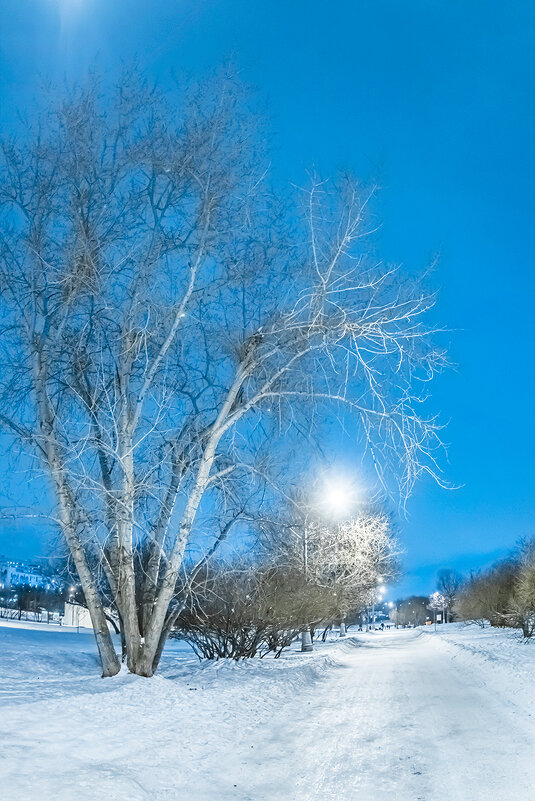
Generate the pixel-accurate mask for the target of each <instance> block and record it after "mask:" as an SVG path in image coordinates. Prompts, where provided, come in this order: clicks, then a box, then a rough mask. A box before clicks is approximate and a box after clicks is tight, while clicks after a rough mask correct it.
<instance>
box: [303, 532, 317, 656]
mask: <svg viewBox="0 0 535 801" xmlns="http://www.w3.org/2000/svg"><path fill="white" fill-rule="evenodd" d="M303 572H304V574H305V582H306V580H307V577H308V528H307V525H306V523H305V525H304V526H303ZM313 650H314V645H313V644H312V636H311V634H310V629H309V628H308V627H307V628H306V629H305V630H304V631H302V632H301V652H302V653H310V651H313Z"/></svg>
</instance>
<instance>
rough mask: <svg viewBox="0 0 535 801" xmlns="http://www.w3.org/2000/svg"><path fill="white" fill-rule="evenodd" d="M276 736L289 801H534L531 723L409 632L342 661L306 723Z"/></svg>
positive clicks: (426, 639) (473, 674) (381, 639)
mask: <svg viewBox="0 0 535 801" xmlns="http://www.w3.org/2000/svg"><path fill="white" fill-rule="evenodd" d="M277 737H278V745H275V744H274V748H275V749H276V748H280V749H281V751H282V752H283V753H288V752H290V751H291V750H292V749H295V751H294V752H295V753H296V754H298V755H299V756H298V763H297V766H296V767H297V772H298V773H299V780H298V782H297V786H298V788H299V790H300V791H303V794H301V792H300V793H299V796H298V795H297V794H296V795H295V797H296V798H297V797H304V798H306V799H308V800H309V801H313V800H315V799H322V801H328V800H329V799H333V801H334V799H341V798H343V799H346V798H347V799H351V801H376V799H395V801H489V799H493V801H532V799H533V798H534V797H535V728H534V722H533V720H532V719H531V718H530V717H529V715H528V714H527V713H525V712H524V711H523V710H520V709H518V708H517V707H515V706H514V705H512V704H511V702H510V701H508V700H506V699H505V698H504V697H503V696H495V695H493V694H492V693H491V691H490V690H489V688H488V687H487V686H486V685H485V683H484V680H483V676H482V675H481V674H479V673H478V672H477V670H470V669H469V668H467V667H466V665H462V666H460V665H457V664H456V663H455V661H454V660H453V659H452V658H451V656H450V655H449V654H445V653H444V652H443V651H441V650H439V649H437V648H436V647H435V644H434V643H433V641H432V637H430V636H429V635H426V634H424V635H420V633H419V632H416V631H407V632H405V631H402V632H396V633H393V634H392V635H389V634H385V635H378V636H376V637H375V638H374V639H371V640H368V641H367V642H366V645H365V646H364V647H360V648H355V649H354V651H353V653H352V654H351V653H350V654H347V655H346V656H345V658H344V660H343V662H342V666H341V667H340V668H338V669H335V671H334V675H333V676H332V678H331V679H330V680H329V681H328V682H326V683H325V685H324V686H323V687H322V688H321V690H320V692H319V693H318V694H317V696H316V704H315V708H314V709H313V711H312V713H311V714H310V718H309V719H308V721H307V720H306V718H305V717H304V716H302V717H301V719H295V718H294V719H293V721H292V726H291V728H290V729H289V728H288V727H287V726H284V727H281V729H279V731H278V732H277ZM318 745H319V749H318ZM274 798H275V796H274Z"/></svg>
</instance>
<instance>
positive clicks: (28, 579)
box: [0, 560, 55, 590]
mask: <svg viewBox="0 0 535 801" xmlns="http://www.w3.org/2000/svg"><path fill="white" fill-rule="evenodd" d="M54 584H55V581H54V580H53V579H50V578H48V577H47V576H43V574H42V573H41V572H40V570H39V568H38V567H37V566H36V565H30V564H25V563H24V562H12V561H9V560H0V586H1V587H3V588H6V589H8V588H9V587H23V586H24V587H41V588H43V589H46V590H51V589H52V588H53V586H54Z"/></svg>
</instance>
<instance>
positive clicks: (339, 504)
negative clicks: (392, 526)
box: [301, 476, 355, 653]
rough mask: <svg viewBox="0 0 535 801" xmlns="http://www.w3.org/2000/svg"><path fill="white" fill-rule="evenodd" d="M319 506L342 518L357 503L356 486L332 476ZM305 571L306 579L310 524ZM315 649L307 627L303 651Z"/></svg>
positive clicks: (342, 631)
mask: <svg viewBox="0 0 535 801" xmlns="http://www.w3.org/2000/svg"><path fill="white" fill-rule="evenodd" d="M319 501H320V502H319V506H320V507H321V509H322V513H323V514H324V515H327V517H330V518H335V519H336V518H342V517H344V516H346V515H348V514H349V512H350V511H351V508H352V507H353V505H354V503H355V487H354V486H353V485H352V484H351V483H350V482H348V481H347V480H345V481H344V480H343V479H341V478H340V476H336V477H331V479H329V480H328V481H326V482H325V484H324V486H323V491H322V495H321V498H320V499H319ZM303 572H304V575H305V581H306V579H307V576H308V526H307V524H306V520H305V525H304V526H303ZM345 633H346V631H345V621H344V620H342V622H341V624H340V636H341V637H343V636H345ZM313 650H314V646H313V644H312V637H311V634H310V629H309V628H308V627H307V628H306V629H305V630H304V631H302V632H301V651H302V652H305V653H306V652H310V651H313Z"/></svg>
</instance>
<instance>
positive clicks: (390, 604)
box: [388, 601, 394, 609]
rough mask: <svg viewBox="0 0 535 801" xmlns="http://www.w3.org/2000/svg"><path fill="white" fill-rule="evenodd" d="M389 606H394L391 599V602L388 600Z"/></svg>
mask: <svg viewBox="0 0 535 801" xmlns="http://www.w3.org/2000/svg"><path fill="white" fill-rule="evenodd" d="M388 606H389V607H390V609H392V607H393V606H394V604H393V603H392V601H389V602H388Z"/></svg>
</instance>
